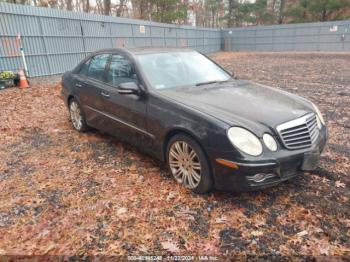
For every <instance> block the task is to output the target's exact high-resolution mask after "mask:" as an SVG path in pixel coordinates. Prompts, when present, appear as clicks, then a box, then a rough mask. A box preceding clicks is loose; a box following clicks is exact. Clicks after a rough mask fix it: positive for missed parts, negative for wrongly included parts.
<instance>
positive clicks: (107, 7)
mask: <svg viewBox="0 0 350 262" xmlns="http://www.w3.org/2000/svg"><path fill="white" fill-rule="evenodd" d="M103 14H104V15H110V14H111V0H103Z"/></svg>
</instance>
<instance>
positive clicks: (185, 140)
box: [167, 134, 213, 194]
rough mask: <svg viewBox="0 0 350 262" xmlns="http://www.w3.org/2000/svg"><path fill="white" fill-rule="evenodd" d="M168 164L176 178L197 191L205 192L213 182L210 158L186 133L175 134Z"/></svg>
mask: <svg viewBox="0 0 350 262" xmlns="http://www.w3.org/2000/svg"><path fill="white" fill-rule="evenodd" d="M167 164H168V167H169V169H170V172H171V173H172V175H173V176H174V178H175V180H176V181H177V182H178V183H180V184H182V185H183V186H184V187H186V188H188V189H191V190H192V191H193V192H195V193H199V194H204V193H207V192H209V191H210V190H211V189H212V186H213V182H212V178H211V174H210V168H209V164H208V160H207V158H206V156H205V154H204V152H203V150H202V148H201V147H200V145H199V144H198V143H197V142H196V141H194V140H193V139H192V138H190V137H188V136H186V135H182V134H181V135H175V136H174V137H173V138H172V139H170V141H169V144H168V148H167Z"/></svg>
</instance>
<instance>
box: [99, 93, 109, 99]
mask: <svg viewBox="0 0 350 262" xmlns="http://www.w3.org/2000/svg"><path fill="white" fill-rule="evenodd" d="M101 96H104V97H107V98H108V97H109V94H107V93H105V92H101Z"/></svg>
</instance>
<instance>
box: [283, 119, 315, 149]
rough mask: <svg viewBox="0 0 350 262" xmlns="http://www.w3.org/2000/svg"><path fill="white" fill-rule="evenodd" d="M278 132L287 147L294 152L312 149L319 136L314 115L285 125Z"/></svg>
mask: <svg viewBox="0 0 350 262" xmlns="http://www.w3.org/2000/svg"><path fill="white" fill-rule="evenodd" d="M277 131H278V133H279V135H280V137H281V139H282V142H283V144H284V145H285V147H286V148H288V149H292V150H294V149H302V148H309V147H311V146H312V144H313V143H314V142H315V141H316V139H317V137H318V135H319V129H318V127H317V119H316V115H315V114H314V113H311V114H307V115H305V116H303V117H300V118H297V119H295V120H292V121H289V122H287V123H283V124H281V125H279V126H278V127H277Z"/></svg>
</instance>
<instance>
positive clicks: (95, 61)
mask: <svg viewBox="0 0 350 262" xmlns="http://www.w3.org/2000/svg"><path fill="white" fill-rule="evenodd" d="M108 58H109V55H108V54H103V55H96V56H94V57H93V58H92V59H91V61H90V66H89V69H88V72H87V76H88V77H91V78H94V79H97V80H101V81H103V80H104V79H103V75H104V71H105V67H106V64H107V62H108Z"/></svg>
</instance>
